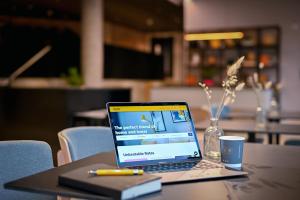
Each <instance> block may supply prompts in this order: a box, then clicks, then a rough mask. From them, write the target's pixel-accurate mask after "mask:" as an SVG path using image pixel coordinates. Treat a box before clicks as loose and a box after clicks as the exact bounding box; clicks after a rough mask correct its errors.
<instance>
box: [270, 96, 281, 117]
mask: <svg viewBox="0 0 300 200" xmlns="http://www.w3.org/2000/svg"><path fill="white" fill-rule="evenodd" d="M268 117H269V118H272V119H277V118H279V105H278V102H277V100H276V98H275V97H273V98H272V100H271V104H270V108H269V110H268Z"/></svg>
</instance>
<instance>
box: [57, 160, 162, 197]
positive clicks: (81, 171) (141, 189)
mask: <svg viewBox="0 0 300 200" xmlns="http://www.w3.org/2000/svg"><path fill="white" fill-rule="evenodd" d="M112 168H116V167H115V166H109V165H106V164H93V165H88V166H84V167H80V168H77V169H74V170H71V171H69V172H66V173H63V174H61V175H59V177H58V181H59V184H60V185H64V186H69V187H73V188H76V189H80V190H85V191H88V192H92V193H95V194H100V195H106V196H108V197H112V198H113V199H131V198H135V197H138V196H142V195H145V194H148V193H153V192H157V191H160V190H161V182H160V178H159V177H157V176H153V175H150V174H143V175H137V176H95V175H89V174H88V171H89V170H97V169H112Z"/></svg>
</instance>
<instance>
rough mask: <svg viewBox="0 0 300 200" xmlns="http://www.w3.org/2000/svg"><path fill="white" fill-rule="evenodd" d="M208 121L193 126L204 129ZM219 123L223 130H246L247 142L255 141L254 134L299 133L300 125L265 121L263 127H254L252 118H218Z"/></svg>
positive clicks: (199, 129)
mask: <svg viewBox="0 0 300 200" xmlns="http://www.w3.org/2000/svg"><path fill="white" fill-rule="evenodd" d="M209 123H210V122H209V121H208V120H207V121H204V122H198V123H196V124H195V128H196V130H198V131H204V130H205V129H206V128H207V127H208V126H209ZM219 125H220V127H221V128H222V129H223V130H224V131H225V132H227V131H228V132H236V133H240V132H247V133H248V134H249V136H250V138H249V142H254V141H255V138H253V136H255V134H275V135H279V134H288V135H300V125H289V124H280V123H267V126H266V127H265V128H256V126H255V121H254V120H220V121H219ZM251 136H252V137H251ZM277 142H278V141H277Z"/></svg>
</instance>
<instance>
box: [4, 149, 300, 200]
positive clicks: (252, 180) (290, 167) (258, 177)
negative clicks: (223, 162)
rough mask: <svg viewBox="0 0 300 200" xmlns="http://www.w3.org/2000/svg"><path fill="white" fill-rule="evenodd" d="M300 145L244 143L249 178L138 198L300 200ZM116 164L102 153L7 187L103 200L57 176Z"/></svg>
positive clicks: (172, 187)
mask: <svg viewBox="0 0 300 200" xmlns="http://www.w3.org/2000/svg"><path fill="white" fill-rule="evenodd" d="M299 155H300V148H299V147H289V146H275V145H262V144H250V143H246V144H245V150H244V163H245V164H244V170H245V171H248V172H249V175H248V177H242V178H233V179H226V180H213V181H198V182H190V183H181V184H173V185H164V186H163V188H162V191H161V192H158V193H154V194H150V195H146V196H144V197H141V198H138V199H155V200H160V199H164V200H166V199H172V200H173V199H174V200H177V199H180V200H181V199H185V200H194V199H220V200H222V199H226V200H228V199H233V200H234V199H243V200H247V199H285V200H287V199H298V198H299V196H300V157H299ZM99 162H103V163H107V164H114V163H115V159H114V154H113V153H102V154H97V155H95V156H91V157H88V158H85V159H82V160H79V161H76V162H73V163H70V164H67V165H64V166H60V167H57V168H54V169H51V170H48V171H45V172H42V173H39V174H36V175H33V176H29V177H25V178H22V179H19V180H17V181H13V182H10V183H9V184H7V185H6V187H7V188H11V189H16V190H26V191H31V192H39V193H46V194H52V195H65V196H72V197H78V198H93V199H104V198H103V197H101V196H99V195H94V194H91V193H87V192H83V191H79V190H75V189H71V188H67V187H62V186H59V185H58V175H59V174H61V173H64V172H67V171H69V170H72V169H76V168H78V167H81V166H85V165H89V164H93V163H99Z"/></svg>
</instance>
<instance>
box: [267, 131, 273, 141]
mask: <svg viewBox="0 0 300 200" xmlns="http://www.w3.org/2000/svg"><path fill="white" fill-rule="evenodd" d="M268 140H269V144H273V134H272V133H268Z"/></svg>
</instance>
